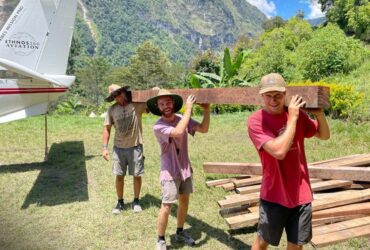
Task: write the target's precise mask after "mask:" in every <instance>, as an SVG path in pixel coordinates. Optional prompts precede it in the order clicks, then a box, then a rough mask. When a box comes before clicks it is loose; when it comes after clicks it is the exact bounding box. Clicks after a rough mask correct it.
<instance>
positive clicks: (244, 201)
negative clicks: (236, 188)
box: [218, 193, 260, 208]
mask: <svg viewBox="0 0 370 250" xmlns="http://www.w3.org/2000/svg"><path fill="white" fill-rule="evenodd" d="M259 200H260V194H259V193H253V194H248V195H245V194H242V195H238V197H234V198H233V199H227V200H220V201H218V205H219V206H220V207H221V208H231V207H238V206H242V205H249V204H251V203H256V202H258V201H259Z"/></svg>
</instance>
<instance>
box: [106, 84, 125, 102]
mask: <svg viewBox="0 0 370 250" xmlns="http://www.w3.org/2000/svg"><path fill="white" fill-rule="evenodd" d="M129 88H130V86H123V87H121V86H119V85H117V84H111V85H109V87H108V93H109V96H107V97H106V98H105V99H104V101H106V102H112V101H113V100H114V99H115V97H116V96H117V95H118V94H119V93H120V92H122V91H128V89H129Z"/></svg>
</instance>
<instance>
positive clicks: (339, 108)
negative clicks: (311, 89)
mask: <svg viewBox="0 0 370 250" xmlns="http://www.w3.org/2000/svg"><path fill="white" fill-rule="evenodd" d="M289 85H290V86H325V87H329V88H330V97H329V100H330V107H329V108H328V109H327V110H326V112H327V113H329V114H330V115H331V117H332V118H334V119H347V118H349V119H351V120H354V121H356V120H357V121H359V120H360V119H361V118H360V117H361V113H362V112H361V105H362V104H363V99H364V93H361V92H357V91H356V90H355V89H354V87H353V86H352V85H339V84H335V83H326V82H323V81H319V82H311V81H306V82H298V83H290V84H289Z"/></svg>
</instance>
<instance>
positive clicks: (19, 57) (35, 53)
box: [0, 0, 77, 123]
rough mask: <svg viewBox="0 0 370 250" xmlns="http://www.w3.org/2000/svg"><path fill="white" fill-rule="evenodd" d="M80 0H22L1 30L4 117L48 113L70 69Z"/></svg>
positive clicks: (68, 80) (0, 76) (1, 119)
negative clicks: (68, 65) (74, 27)
mask: <svg viewBox="0 0 370 250" xmlns="http://www.w3.org/2000/svg"><path fill="white" fill-rule="evenodd" d="M76 9H77V0H21V1H20V2H19V4H18V5H17V7H16V8H15V10H14V11H13V13H12V15H11V16H10V17H9V19H8V21H7V22H6V23H5V25H4V26H3V28H2V29H1V32H0V123H3V122H9V121H13V120H17V119H22V118H26V117H30V116H34V115H39V114H45V113H47V111H48V108H49V105H50V103H51V102H52V101H54V100H56V99H57V98H58V97H59V96H60V95H62V94H64V93H65V92H66V91H67V90H68V88H69V87H70V85H71V84H72V83H73V82H74V79H75V77H74V76H68V75H66V74H65V73H66V68H67V61H68V55H69V49H70V45H71V40H72V33H73V26H74V19H75V14H76Z"/></svg>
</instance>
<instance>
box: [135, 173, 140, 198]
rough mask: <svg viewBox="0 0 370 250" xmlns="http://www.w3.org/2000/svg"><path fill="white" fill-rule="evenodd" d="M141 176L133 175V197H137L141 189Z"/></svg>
mask: <svg viewBox="0 0 370 250" xmlns="http://www.w3.org/2000/svg"><path fill="white" fill-rule="evenodd" d="M141 183H142V181H141V176H134V198H136V199H139V197H140V190H141Z"/></svg>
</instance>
